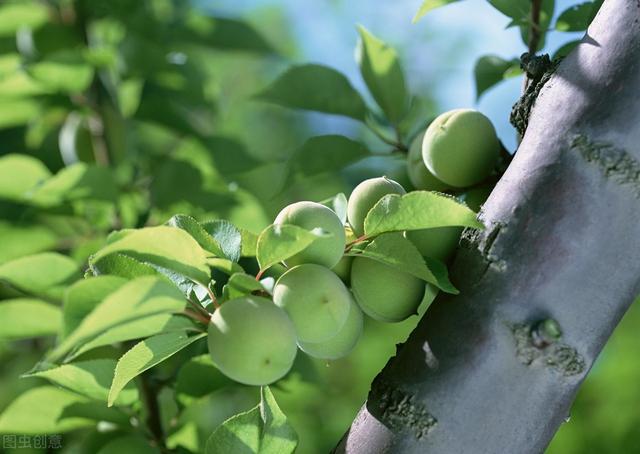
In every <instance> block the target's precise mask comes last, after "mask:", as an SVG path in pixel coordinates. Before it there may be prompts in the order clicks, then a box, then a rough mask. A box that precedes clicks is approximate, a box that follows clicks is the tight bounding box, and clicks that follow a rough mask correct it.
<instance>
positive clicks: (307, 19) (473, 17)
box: [207, 0, 580, 149]
mask: <svg viewBox="0 0 640 454" xmlns="http://www.w3.org/2000/svg"><path fill="white" fill-rule="evenodd" d="M421 1H422V0H394V1H383V0H218V1H216V2H215V3H214V4H212V5H211V6H210V9H211V10H212V11H215V12H217V13H220V14H224V15H236V16H241V15H242V16H244V15H249V16H252V13H254V12H255V11H256V9H257V8H264V7H266V6H276V7H279V8H281V10H282V11H283V12H284V14H285V16H286V17H287V18H288V19H289V23H290V24H291V27H292V28H291V30H290V33H291V34H292V35H293V36H294V37H295V38H296V40H297V45H298V48H299V50H300V55H299V57H298V59H299V61H300V62H306V61H309V62H315V63H322V64H326V65H329V66H332V67H334V68H336V69H339V70H340V71H342V72H343V73H345V74H347V76H348V77H349V79H350V80H351V81H352V83H353V84H354V85H355V86H356V87H357V88H359V89H361V90H362V91H364V83H363V82H362V79H361V78H360V75H359V73H358V68H357V66H356V64H355V62H354V59H353V48H354V46H355V42H356V39H357V37H356V30H355V26H356V24H362V25H364V26H365V27H366V28H368V29H369V30H370V31H371V32H373V33H374V34H375V35H377V36H379V37H380V38H382V39H384V40H385V41H387V42H389V43H390V44H392V45H394V47H396V48H397V49H398V51H399V52H400V53H401V57H402V61H403V65H404V68H405V74H406V77H407V79H408V80H409V84H410V86H411V87H412V89H413V91H414V92H416V93H419V92H420V90H421V89H430V91H431V92H432V94H433V95H435V98H436V100H437V102H438V105H439V107H440V108H441V110H443V111H444V110H449V109H452V108H458V107H475V108H477V109H479V110H480V111H482V112H483V113H485V114H486V115H488V116H489V117H490V118H491V119H492V121H493V122H494V124H495V125H496V129H497V130H498V134H499V136H500V138H501V139H502V141H503V142H504V143H505V145H507V147H508V148H510V149H513V148H514V147H515V143H516V142H515V133H514V131H513V128H512V127H511V125H510V124H509V112H510V110H511V105H512V104H513V102H514V101H515V100H516V99H517V97H518V96H519V93H520V89H521V81H520V79H519V78H514V79H511V80H509V81H506V82H503V83H502V84H501V85H500V86H498V87H496V88H494V89H493V90H491V91H490V92H487V93H486V94H485V95H484V96H483V97H482V99H481V100H480V102H479V103H476V100H475V86H474V81H473V66H474V63H475V61H476V59H477V58H478V57H479V56H482V55H485V54H496V55H499V56H501V57H504V58H511V57H516V56H519V55H520V54H521V53H522V52H524V51H525V50H526V49H525V47H524V45H523V44H522V41H521V39H520V36H519V33H518V30H517V29H516V28H511V29H505V26H506V25H507V23H508V22H509V19H508V18H507V17H506V16H503V15H502V14H500V13H499V12H498V11H497V10H495V9H494V8H493V7H491V6H490V5H489V3H488V2H486V1H485V0H465V1H461V2H458V3H453V4H451V5H448V6H446V7H443V8H441V9H438V10H434V11H432V12H431V13H429V14H428V15H427V16H426V17H425V18H423V19H422V20H421V21H420V22H418V23H417V24H412V23H411V19H412V17H413V14H414V13H415V11H416V10H417V9H418V7H419V5H420V3H421ZM575 3H576V1H571V0H556V15H557V14H559V13H560V12H561V11H563V10H564V9H566V8H567V7H569V6H571V5H572V4H575ZM207 6H209V5H207ZM253 19H254V20H255V19H256V16H255V15H254V16H253ZM579 36H580V34H575V33H560V32H551V33H549V34H548V37H547V47H546V48H545V50H546V51H550V52H553V51H555V50H556V49H557V48H558V47H560V45H562V44H564V43H566V42H568V41H571V40H573V39H576V37H579ZM318 120H319V121H318V127H319V129H321V130H327V132H328V131H331V130H333V132H338V131H340V130H342V129H344V125H342V124H341V121H342V120H340V119H326V118H318ZM321 132H325V131H321Z"/></svg>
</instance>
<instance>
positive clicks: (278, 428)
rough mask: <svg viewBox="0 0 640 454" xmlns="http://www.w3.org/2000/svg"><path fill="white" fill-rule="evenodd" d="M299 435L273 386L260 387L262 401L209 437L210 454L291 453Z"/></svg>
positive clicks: (232, 418)
mask: <svg viewBox="0 0 640 454" xmlns="http://www.w3.org/2000/svg"><path fill="white" fill-rule="evenodd" d="M297 445H298V436H297V434H296V433H295V431H294V430H293V428H292V427H291V425H290V424H289V423H288V421H287V418H286V416H285V415H284V413H282V410H280V407H278V404H277V403H276V400H275V398H274V397H273V394H272V393H271V390H270V389H269V387H267V386H264V387H262V388H261V390H260V404H259V405H258V406H256V407H255V408H253V409H251V410H249V411H247V412H244V413H240V414H237V415H235V416H233V417H231V418H229V419H227V420H226V421H225V422H224V423H223V424H222V425H221V426H219V427H218V428H217V429H216V430H215V431H214V432H213V434H211V436H210V437H209V439H208V440H207V444H206V447H205V451H204V452H205V453H206V454H223V453H224V454H226V453H230V452H233V453H247V454H249V453H263V454H291V453H293V452H294V451H295V449H296V447H297Z"/></svg>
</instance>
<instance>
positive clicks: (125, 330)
mask: <svg viewBox="0 0 640 454" xmlns="http://www.w3.org/2000/svg"><path fill="white" fill-rule="evenodd" d="M189 330H191V331H194V332H195V331H197V328H196V327H195V325H194V324H193V322H191V320H189V319H188V318H187V317H183V316H180V315H171V314H159V315H150V316H149V317H144V318H141V319H138V320H134V321H132V322H127V323H122V324H120V325H117V326H115V327H113V328H109V329H108V330H106V331H105V332H103V333H102V334H99V335H98V336H97V337H95V338H93V339H91V340H90V341H89V342H86V343H83V344H81V345H79V346H78V348H77V349H75V350H73V352H72V353H70V354H69V355H68V356H67V360H69V361H71V360H73V359H75V358H77V357H79V356H80V355H82V354H83V353H86V352H88V351H90V350H93V349H94V348H98V347H104V346H105V345H113V344H118V343H120V342H126V341H130V340H135V339H144V338H145V337H149V336H155V335H156V334H160V333H170V332H174V331H183V332H184V331H189Z"/></svg>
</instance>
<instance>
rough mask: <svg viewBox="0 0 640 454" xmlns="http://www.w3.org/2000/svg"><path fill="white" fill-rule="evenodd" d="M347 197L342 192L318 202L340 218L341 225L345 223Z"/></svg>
mask: <svg viewBox="0 0 640 454" xmlns="http://www.w3.org/2000/svg"><path fill="white" fill-rule="evenodd" d="M347 202H348V200H347V196H346V195H344V193H343V192H341V193H339V194H336V195H335V196H333V197H331V198H330V199H326V200H323V201H322V202H320V203H321V204H322V205H324V206H326V207H327V208H331V209H332V210H333V211H334V212H335V213H336V214H337V215H338V217H339V218H340V222H342V223H343V224H346V223H347Z"/></svg>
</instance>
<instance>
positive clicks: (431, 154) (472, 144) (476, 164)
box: [422, 109, 500, 188]
mask: <svg viewBox="0 0 640 454" xmlns="http://www.w3.org/2000/svg"><path fill="white" fill-rule="evenodd" d="M499 153H500V142H499V141H498V137H497V136H496V130H495V128H494V127H493V124H491V120H489V119H488V118H487V117H486V116H484V115H483V114H482V113H480V112H478V111H477V110H473V109H455V110H451V111H449V112H445V113H443V114H441V115H440V116H438V117H437V118H436V119H435V120H434V121H433V122H432V123H431V124H430V125H429V127H428V128H427V131H426V133H425V135H424V139H423V141H422V159H423V160H424V163H425V164H426V166H427V168H428V169H429V171H430V172H431V173H432V174H433V175H434V176H435V177H436V178H438V179H439V180H441V181H442V182H444V183H445V184H448V185H450V186H453V187H456V188H464V187H468V186H473V185H474V184H477V183H480V182H481V181H482V180H484V179H485V178H487V177H488V176H489V175H490V174H491V172H492V171H493V169H494V167H495V165H496V162H497V161H498V157H499Z"/></svg>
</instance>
